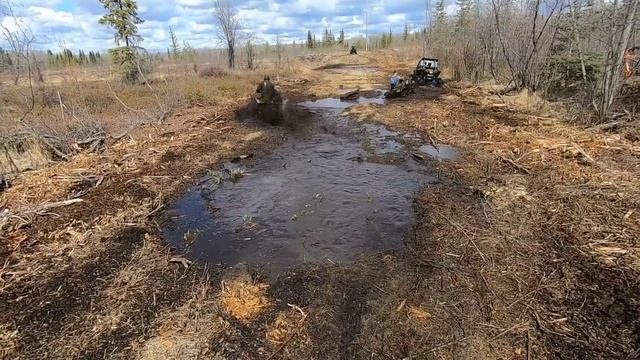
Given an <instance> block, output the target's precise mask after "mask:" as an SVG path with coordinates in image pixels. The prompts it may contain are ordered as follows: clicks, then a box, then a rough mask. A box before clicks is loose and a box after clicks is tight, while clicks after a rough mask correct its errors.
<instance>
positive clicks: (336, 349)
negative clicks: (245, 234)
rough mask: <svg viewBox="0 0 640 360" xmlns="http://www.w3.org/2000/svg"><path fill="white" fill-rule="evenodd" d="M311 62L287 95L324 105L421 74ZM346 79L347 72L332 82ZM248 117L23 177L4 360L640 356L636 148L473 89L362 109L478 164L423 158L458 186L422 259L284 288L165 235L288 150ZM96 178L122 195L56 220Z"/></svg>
mask: <svg viewBox="0 0 640 360" xmlns="http://www.w3.org/2000/svg"><path fill="white" fill-rule="evenodd" d="M299 62H300V64H301V65H300V66H302V69H301V71H299V74H298V75H297V76H295V77H292V78H286V79H282V80H281V82H280V86H281V87H282V88H283V89H284V90H285V92H286V93H289V94H292V95H298V96H312V95H316V96H318V97H321V96H327V95H338V94H339V93H340V92H341V91H342V90H344V89H350V88H356V87H360V88H361V89H363V90H374V89H376V88H380V87H381V86H380V85H378V84H385V83H386V79H385V72H384V71H387V70H389V69H394V68H398V67H405V66H408V65H406V64H400V63H399V62H398V61H396V60H394V58H393V55H392V54H389V53H384V54H376V55H364V56H357V57H356V56H354V57H346V56H345V57H336V58H328V57H322V58H313V59H300V60H299ZM335 64H338V65H335ZM340 64H358V66H365V67H366V68H370V67H375V68H378V69H381V70H380V71H378V72H375V73H368V72H367V73H366V76H363V75H362V73H361V72H357V73H355V74H354V73H351V72H350V71H348V70H351V69H354V71H355V69H356V68H355V67H354V66H352V65H350V66H347V67H344V66H342V65H340ZM361 64H365V65H361ZM319 67H323V68H321V69H318V68H319ZM336 68H343V69H348V70H345V71H340V72H335V71H334V72H331V75H330V76H329V75H327V74H328V73H327V71H326V69H332V70H335V69H336ZM407 68H408V69H410V67H407ZM314 69H318V70H314ZM382 70H384V71H382ZM340 85H342V88H343V89H340ZM382 86H384V85H382ZM234 100H235V101H234V104H235V105H230V104H227V103H225V104H221V105H218V106H208V107H204V108H203V107H194V108H188V109H183V110H181V111H180V112H179V114H176V115H174V116H173V117H171V118H170V119H169V120H168V122H167V123H165V124H163V125H162V126H149V127H146V128H143V129H140V130H138V131H137V132H136V133H134V134H131V136H130V137H129V138H127V139H124V140H123V141H121V142H119V143H118V144H116V145H115V146H113V147H111V148H109V149H108V150H107V151H106V152H105V153H103V154H100V155H89V154H81V155H79V156H77V157H76V158H74V159H73V160H72V161H70V162H66V163H58V164H55V165H53V166H50V167H47V168H44V169H41V170H37V171H33V172H29V173H24V174H22V175H21V176H20V177H19V178H18V179H16V180H15V181H14V186H13V187H12V188H10V189H8V190H6V191H5V192H3V193H2V195H1V196H2V198H0V205H1V206H2V208H9V209H12V210H13V209H22V210H23V212H22V213H24V214H25V215H24V216H23V217H22V218H21V219H13V220H12V221H11V222H10V223H9V224H8V226H6V227H5V228H4V231H3V233H2V239H1V240H2V242H1V243H0V256H1V259H0V264H1V265H0V356H1V357H3V358H7V359H36V358H40V359H45V358H46V359H56V358H64V359H69V358H87V359H97V358H109V359H114V358H115V359H117V358H127V359H128V358H139V359H157V358H173V359H203V358H206V359H365V358H367V359H432V358H433V359H440V358H446V359H543V358H545V359H633V358H639V357H640V353H639V350H640V317H638V315H637V314H638V313H640V300H639V296H640V285H639V284H638V271H639V270H640V259H638V243H637V241H638V239H640V212H639V211H638V209H640V206H639V205H640V204H639V203H640V189H639V187H638V184H639V183H640V181H639V180H640V179H639V176H638V175H639V171H640V168H639V165H640V144H638V143H637V142H633V141H632V140H633V139H629V138H626V137H623V136H620V135H618V134H615V133H603V132H597V131H590V130H586V129H584V128H582V127H579V126H575V125H571V124H569V123H567V122H564V121H562V120H559V119H558V118H560V117H561V113H558V114H557V115H555V116H552V115H550V114H546V113H545V114H544V116H541V115H540V113H531V112H528V113H527V112H523V110H522V109H519V108H518V107H517V106H515V105H507V106H503V105H504V104H503V101H502V100H501V99H499V98H494V97H492V96H491V95H489V94H488V92H487V91H486V90H485V89H484V88H482V87H472V86H462V85H456V84H452V85H449V86H448V87H447V88H445V89H433V88H431V89H423V90H421V91H419V92H417V93H416V94H414V95H412V97H411V98H409V99H399V100H397V101H392V102H390V103H388V104H386V105H384V106H379V105H371V104H370V105H363V106H357V107H355V108H352V109H349V110H348V111H347V114H348V115H349V116H353V117H354V118H357V119H360V120H361V121H370V122H379V123H384V124H385V125H387V126H388V127H390V128H392V129H394V130H397V131H402V132H407V133H417V134H419V135H421V136H422V137H423V138H428V139H431V141H432V142H433V143H434V144H435V145H438V144H447V145H451V146H454V147H456V148H457V149H458V151H459V152H460V157H459V158H458V159H457V160H445V161H438V160H434V159H430V158H428V157H426V158H423V159H422V161H426V162H430V163H431V165H432V166H434V167H436V168H437V169H438V173H439V174H440V176H439V182H438V183H437V184H436V185H435V186H431V187H429V188H426V189H425V190H424V191H422V192H421V194H420V195H419V196H418V197H417V198H416V201H415V211H416V213H417V221H416V224H415V226H414V228H413V229H412V231H410V232H409V233H408V234H407V235H406V237H405V243H406V247H405V248H404V249H403V250H399V251H392V252H388V253H383V254H378V255H375V256H367V257H363V258H362V259H359V260H358V261H356V262H355V263H353V264H351V265H345V266H332V265H327V266H313V267H304V268H301V269H299V270H298V271H295V272H291V273H288V274H286V275H283V276H281V277H279V278H278V279H276V280H268V279H267V278H265V277H263V276H262V275H261V274H260V273H256V272H255V271H254V269H251V268H246V267H239V268H236V269H233V270H231V271H230V270H228V269H224V268H222V267H219V266H210V267H205V266H204V265H203V264H193V265H191V266H185V265H189V264H188V263H186V262H184V261H181V259H180V254H177V253H175V251H174V250H172V249H170V248H168V246H167V245H166V243H165V242H164V241H163V239H162V238H161V235H160V232H159V226H158V221H161V217H160V216H159V214H160V213H161V211H162V209H163V208H164V207H166V206H167V204H169V203H170V202H171V201H172V200H173V199H175V198H176V197H178V196H179V195H181V194H182V193H184V192H185V191H186V190H187V189H188V188H189V187H190V186H192V185H195V184H197V183H198V182H199V181H200V180H199V179H200V178H201V177H202V176H203V175H204V174H205V173H206V171H207V170H209V169H217V168H219V167H220V165H221V164H222V163H223V162H225V161H229V160H231V159H233V158H235V157H237V156H240V155H246V154H256V155H257V156H259V155H260V154H263V153H266V152H269V151H270V150H272V149H274V148H275V146H276V145H277V144H279V143H281V142H282V141H283V140H284V139H285V138H286V129H282V128H277V127H270V126H265V125H262V124H257V123H250V122H249V123H247V122H241V121H238V120H237V119H235V117H234V113H233V111H235V110H239V109H240V107H241V106H242V104H243V103H246V102H247V99H234ZM495 104H500V105H499V106H496V105H495ZM89 175H97V176H103V177H104V180H103V181H102V182H101V183H100V185H98V186H96V187H94V188H91V189H89V191H88V193H87V194H86V195H85V196H83V197H82V198H81V199H82V200H83V201H82V202H80V203H75V204H73V205H69V206H64V207H57V208H53V209H49V210H46V211H39V210H38V206H39V205H42V204H47V203H51V202H56V201H63V200H67V199H68V198H69V197H70V194H72V193H74V192H75V191H77V190H78V184H82V182H78V181H76V180H78V179H81V180H82V179H85V178H86V177H87V176H89ZM83 190H86V189H85V188H83ZM25 210H33V211H25Z"/></svg>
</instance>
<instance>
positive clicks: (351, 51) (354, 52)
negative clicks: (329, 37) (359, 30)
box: [349, 45, 358, 55]
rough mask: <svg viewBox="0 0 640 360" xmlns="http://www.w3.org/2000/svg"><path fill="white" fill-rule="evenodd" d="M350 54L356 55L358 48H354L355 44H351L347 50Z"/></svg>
mask: <svg viewBox="0 0 640 360" xmlns="http://www.w3.org/2000/svg"><path fill="white" fill-rule="evenodd" d="M349 54H350V55H358V49H356V46H355V45H351V50H349Z"/></svg>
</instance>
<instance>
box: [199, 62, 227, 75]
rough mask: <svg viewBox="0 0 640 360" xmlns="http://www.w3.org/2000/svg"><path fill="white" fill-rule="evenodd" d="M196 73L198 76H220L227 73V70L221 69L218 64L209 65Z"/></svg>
mask: <svg viewBox="0 0 640 360" xmlns="http://www.w3.org/2000/svg"><path fill="white" fill-rule="evenodd" d="M198 75H200V77H213V78H221V77H224V76H225V75H227V72H226V71H224V70H222V69H221V68H219V67H218V66H213V65H209V66H206V67H205V68H204V69H202V70H200V73H199V74H198Z"/></svg>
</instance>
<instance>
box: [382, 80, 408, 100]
mask: <svg viewBox="0 0 640 360" xmlns="http://www.w3.org/2000/svg"><path fill="white" fill-rule="evenodd" d="M415 90H416V83H415V81H414V80H413V77H410V78H408V79H400V82H399V83H398V85H396V86H394V87H392V88H391V90H389V91H387V92H386V93H385V94H384V97H385V98H387V99H395V98H399V97H405V96H407V95H409V94H413V93H414V92H415Z"/></svg>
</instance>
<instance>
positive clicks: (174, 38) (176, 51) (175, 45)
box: [169, 27, 180, 59]
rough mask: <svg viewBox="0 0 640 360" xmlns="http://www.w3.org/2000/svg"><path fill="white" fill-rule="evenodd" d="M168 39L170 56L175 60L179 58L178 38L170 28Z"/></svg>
mask: <svg viewBox="0 0 640 360" xmlns="http://www.w3.org/2000/svg"><path fill="white" fill-rule="evenodd" d="M169 37H170V39H171V55H172V56H173V58H174V59H177V58H178V57H179V56H180V45H179V44H178V37H177V36H176V33H175V32H174V31H173V28H172V27H169Z"/></svg>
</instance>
